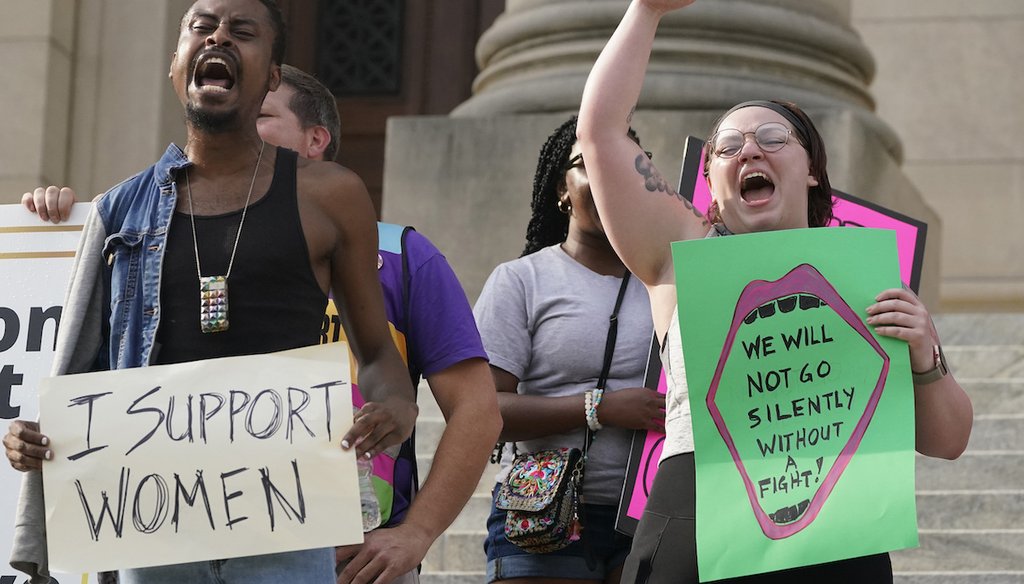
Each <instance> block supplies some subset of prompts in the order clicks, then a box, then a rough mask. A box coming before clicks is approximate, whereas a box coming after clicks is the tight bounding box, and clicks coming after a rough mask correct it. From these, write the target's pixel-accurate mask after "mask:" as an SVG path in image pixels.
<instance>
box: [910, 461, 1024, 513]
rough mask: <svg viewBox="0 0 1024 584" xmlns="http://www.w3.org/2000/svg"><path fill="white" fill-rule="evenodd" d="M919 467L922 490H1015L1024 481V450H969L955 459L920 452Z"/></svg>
mask: <svg viewBox="0 0 1024 584" xmlns="http://www.w3.org/2000/svg"><path fill="white" fill-rule="evenodd" d="M916 467H917V489H918V490H920V491H967V490H977V489H981V490H1014V489H1019V488H1021V485H1024V450H1017V451H1009V452H980V451H970V450H969V451H967V452H965V453H964V455H963V456H961V457H960V458H959V459H957V460H955V461H949V460H939V459H935V458H927V457H924V456H918V457H917V464H916ZM1021 524H1022V526H1024V520H1022V521H1021Z"/></svg>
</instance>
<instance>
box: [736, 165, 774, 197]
mask: <svg viewBox="0 0 1024 584" xmlns="http://www.w3.org/2000/svg"><path fill="white" fill-rule="evenodd" d="M774 193H775V183H773V182H772V179H770V178H768V175H767V174H765V173H763V172H760V171H758V172H752V173H750V174H748V175H746V176H744V177H743V179H742V180H740V197H741V198H742V199H743V200H744V201H746V202H747V203H758V202H761V201H767V200H768V199H770V198H771V196H772V194H774Z"/></svg>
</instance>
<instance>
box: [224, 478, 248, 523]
mask: <svg viewBox="0 0 1024 584" xmlns="http://www.w3.org/2000/svg"><path fill="white" fill-rule="evenodd" d="M247 470H249V469H248V468H247V467H242V468H236V469H235V470H232V471H229V472H225V473H221V475H220V484H221V487H222V488H223V489H224V514H225V515H226V516H227V518H228V522H227V524H226V525H227V526H228V529H234V527H233V525H234V524H236V523H239V522H241V521H245V520H246V519H248V517H246V516H244V515H243V516H242V517H239V518H237V519H232V518H231V507H230V506H228V502H230V501H231V499H234V498H235V497H240V496H241V495H242V491H233V492H232V493H231V494H228V483H227V479H229V478H231V477H233V476H235V475H236V474H238V473H241V472H245V471H247Z"/></svg>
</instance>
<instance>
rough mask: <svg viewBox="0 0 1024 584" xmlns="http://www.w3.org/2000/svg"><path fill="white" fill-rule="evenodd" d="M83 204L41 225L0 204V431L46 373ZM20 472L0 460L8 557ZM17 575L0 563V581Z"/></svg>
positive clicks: (29, 411)
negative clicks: (61, 220) (60, 220)
mask: <svg viewBox="0 0 1024 584" xmlns="http://www.w3.org/2000/svg"><path fill="white" fill-rule="evenodd" d="M90 207H92V205H91V204H87V203H80V204H78V205H75V206H74V207H73V208H72V211H71V217H70V218H69V219H68V221H66V222H64V223H61V224H60V225H54V224H52V223H44V222H42V221H40V220H39V217H38V216H37V215H36V214H35V213H30V212H28V211H27V210H25V208H24V207H22V206H21V205H0V281H2V282H3V283H4V287H3V294H2V295H0V432H4V433H6V432H7V425H8V422H9V421H11V420H16V419H24V420H35V419H36V417H37V416H38V414H39V410H38V400H37V394H36V390H37V389H38V387H39V380H40V379H42V378H43V377H45V376H46V375H47V374H49V371H50V363H51V361H52V360H53V349H54V343H55V341H56V337H57V330H58V328H59V326H60V317H61V306H62V305H63V303H64V293H65V290H66V289H67V281H68V275H69V274H70V273H71V266H72V264H73V263H74V257H75V249H76V248H77V246H78V239H79V237H80V235H81V232H82V225H83V224H84V223H85V218H86V216H87V215H88V213H89V208H90ZM21 476H22V475H21V473H20V472H18V471H16V470H14V469H12V468H11V467H10V465H9V464H7V463H6V462H4V463H3V464H0V493H3V497H0V550H3V552H4V558H6V557H7V556H8V553H9V551H10V549H11V546H12V545H13V542H14V512H15V508H16V507H17V504H18V493H19V491H20V488H21ZM52 577H53V581H54V582H64V583H67V582H83V583H84V582H87V581H88V577H86V576H83V575H81V574H74V575H71V574H62V573H54V574H52ZM24 579H25V576H24V575H23V574H20V573H19V572H17V571H16V570H14V569H13V568H11V567H10V566H9V565H8V564H7V562H6V561H4V562H2V564H0V583H2V584H7V583H8V582H9V583H14V582H22V581H24Z"/></svg>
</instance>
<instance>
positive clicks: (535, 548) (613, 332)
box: [494, 272, 629, 554]
mask: <svg viewBox="0 0 1024 584" xmlns="http://www.w3.org/2000/svg"><path fill="white" fill-rule="evenodd" d="M628 284H629V272H626V274H625V275H624V276H623V278H622V285H621V286H620V288H619V295H618V298H616V300H615V308H614V309H613V310H612V314H611V317H610V318H609V324H608V338H607V340H606V341H605V347H604V364H603V366H602V367H601V375H600V377H598V380H597V389H599V390H601V391H602V392H603V391H604V387H605V384H606V383H607V381H608V371H609V369H610V368H611V364H612V356H613V355H614V353H615V339H616V337H617V335H618V325H619V321H618V317H619V308H620V307H621V306H622V299H623V298H624V297H625V295H626V287H627V285H628ZM595 410H596V407H595ZM595 419H596V416H595ZM593 440H594V434H593V432H592V431H591V427H590V426H589V425H588V426H587V432H586V439H585V440H584V443H583V450H582V451H580V449H579V448H553V449H549V450H540V451H537V452H530V453H520V454H517V455H516V456H515V458H514V459H513V461H512V466H511V468H510V470H509V473H508V477H507V478H506V479H505V481H504V482H503V483H502V484H501V487H500V488H499V489H498V494H497V497H496V499H495V503H494V505H495V507H496V508H498V509H502V510H504V511H507V515H506V519H505V538H506V539H508V541H510V542H511V543H514V544H515V545H517V546H518V547H519V548H520V549H522V550H523V551H526V552H530V553H536V554H543V553H548V552H553V551H557V550H560V549H562V548H564V547H566V546H568V545H569V544H570V543H572V542H573V541H576V540H578V539H579V538H580V532H581V531H582V530H583V523H582V522H581V520H580V513H579V511H580V506H581V505H582V503H583V501H582V494H581V488H582V486H583V469H584V466H585V465H586V461H587V452H588V450H589V449H590V443H591V442H592V441H593ZM499 452H500V449H499Z"/></svg>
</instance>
